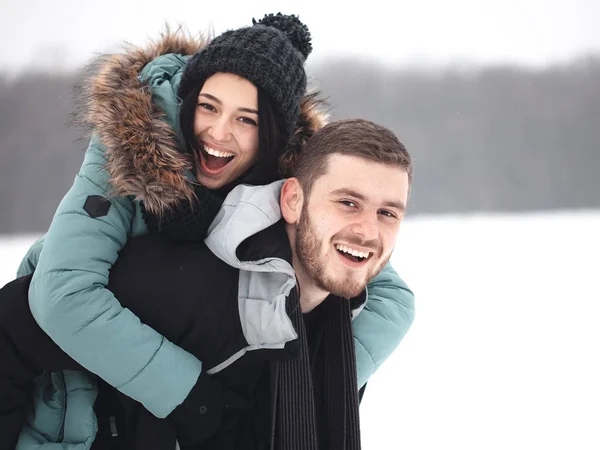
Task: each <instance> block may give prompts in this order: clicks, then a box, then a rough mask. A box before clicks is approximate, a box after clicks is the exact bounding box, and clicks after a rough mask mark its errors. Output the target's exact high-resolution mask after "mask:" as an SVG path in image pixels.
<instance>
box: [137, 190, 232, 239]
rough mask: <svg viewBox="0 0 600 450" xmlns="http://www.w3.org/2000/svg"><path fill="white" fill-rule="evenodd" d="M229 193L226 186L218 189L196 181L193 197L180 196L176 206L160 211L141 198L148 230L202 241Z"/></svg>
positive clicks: (174, 237)
mask: <svg viewBox="0 0 600 450" xmlns="http://www.w3.org/2000/svg"><path fill="white" fill-rule="evenodd" d="M227 193H228V192H227V190H218V191H215V190H210V189H208V188H206V187H204V186H202V185H199V184H196V185H195V186H194V194H195V198H194V199H193V201H191V202H190V201H187V200H181V201H180V202H179V203H178V204H177V205H176V206H174V207H173V208H171V209H170V210H169V211H166V212H163V213H162V214H160V215H159V214H155V213H152V212H151V211H148V210H147V209H146V208H145V206H144V203H143V202H141V207H142V214H143V216H144V220H145V221H146V225H148V231H149V232H151V233H155V232H160V233H164V234H166V235H167V236H169V237H170V238H172V239H174V240H176V241H184V242H198V241H203V240H204V238H205V237H206V233H207V231H208V227H209V226H210V224H211V223H212V221H213V220H214V218H215V217H216V215H217V213H218V212H219V209H221V205H222V204H223V201H224V200H225V197H226V196H227Z"/></svg>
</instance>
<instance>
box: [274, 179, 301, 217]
mask: <svg viewBox="0 0 600 450" xmlns="http://www.w3.org/2000/svg"><path fill="white" fill-rule="evenodd" d="M303 201H304V193H303V192H302V186H300V182H299V181H298V178H293V177H292V178H288V179H287V180H286V181H285V183H283V186H282V188H281V195H280V198H279V204H280V205H281V215H282V216H283V218H284V219H285V221H286V222H287V223H290V224H294V223H297V222H298V220H300V214H301V213H302V203H303Z"/></svg>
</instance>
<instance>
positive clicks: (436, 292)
mask: <svg viewBox="0 0 600 450" xmlns="http://www.w3.org/2000/svg"><path fill="white" fill-rule="evenodd" d="M599 231H600V211H589V212H557V213H546V212H544V213H527V214H512V215H460V216H459V215H457V216H440V217H436V216H432V217H417V218H414V219H407V220H406V222H405V224H404V225H403V229H402V231H401V236H400V239H399V242H398V247H397V249H396V252H395V254H394V257H393V262H394V265H395V267H396V269H397V270H398V272H399V273H400V275H401V276H402V277H403V278H404V279H405V280H406V281H407V282H408V283H409V285H410V286H411V288H412V289H413V290H414V291H415V294H416V304H417V309H416V311H417V313H416V319H415V322H414V325H413V327H412V328H411V330H410V331H409V333H408V335H407V336H406V338H405V339H404V341H403V342H402V344H401V345H400V347H399V348H398V349H397V351H396V352H395V353H394V355H392V357H390V359H389V360H388V361H387V362H386V363H385V364H384V365H383V367H382V368H381V370H380V371H379V372H378V373H377V374H375V376H374V377H373V378H372V379H371V381H370V383H369V385H368V387H367V391H366V394H365V398H364V401H363V405H362V407H361V409H362V411H361V420H362V430H363V441H364V448H365V449H366V450H383V449H402V450H422V449H427V450H429V449H435V450H442V449H460V450H471V449H472V450H482V449H484V450H492V449H498V450H507V449H510V450H517V449H522V450H531V449H544V450H547V449H561V450H563V449H577V450H583V449H590V450H592V449H593V450H597V449H600V432H599V424H600V364H599V358H598V355H599V350H600V292H599V291H598V287H597V285H596V282H595V279H597V274H596V273H595V272H597V271H598V269H600V265H599V263H598V257H599V255H600V233H599ZM36 237H37V236H19V237H10V236H7V237H3V238H0V255H1V257H0V283H1V284H4V283H6V282H7V281H9V280H10V279H12V277H13V276H14V272H15V270H16V268H17V266H18V264H19V261H20V258H21V257H22V256H23V255H24V254H25V251H26V249H27V247H28V245H29V244H30V243H31V242H32V241H33V240H34V239H35V238H36Z"/></svg>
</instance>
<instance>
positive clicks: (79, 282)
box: [20, 138, 201, 418]
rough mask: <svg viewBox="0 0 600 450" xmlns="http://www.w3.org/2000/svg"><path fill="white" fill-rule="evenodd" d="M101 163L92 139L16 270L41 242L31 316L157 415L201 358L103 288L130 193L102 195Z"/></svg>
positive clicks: (194, 375) (28, 264) (124, 228)
mask: <svg viewBox="0 0 600 450" xmlns="http://www.w3.org/2000/svg"><path fill="white" fill-rule="evenodd" d="M104 164H105V156H104V147H103V146H102V144H101V143H100V142H99V141H98V140H97V139H94V138H93V139H92V141H91V143H90V147H89V148H88V150H87V152H86V156H85V160H84V163H83V166H82V168H81V170H80V172H79V174H78V175H77V177H76V178H75V181H74V184H73V186H72V188H71V189H70V190H69V192H68V193H67V194H66V195H65V197H64V198H63V200H62V202H61V203H60V205H59V207H58V209H57V211H56V214H55V216H54V218H53V221H52V223H51V225H50V228H49V229H48V232H47V234H46V236H45V237H44V239H43V241H38V242H36V244H34V248H32V252H30V253H31V254H30V255H28V258H26V260H25V261H24V262H23V263H22V265H21V269H20V271H22V272H26V271H30V269H32V266H33V265H34V264H35V259H36V257H35V255H36V251H35V245H37V246H38V249H39V246H41V245H42V244H43V247H42V248H41V251H40V252H39V261H37V267H36V269H35V272H34V276H33V280H32V283H31V286H30V289H29V302H30V307H31V311H32V313H33V315H34V317H35V319H36V321H37V322H38V323H39V325H40V326H41V328H42V329H43V330H44V331H45V332H46V333H47V334H48V335H49V336H50V337H51V338H52V339H53V340H54V341H55V342H56V343H57V344H58V345H59V346H60V347H62V348H63V350H64V351H65V352H67V353H68V354H69V355H70V356H71V357H72V358H73V359H75V360H76V361H78V362H79V363H80V364H81V365H83V366H84V367H86V368H87V369H89V370H90V371H91V372H93V373H95V374H97V375H99V376H100V377H101V378H103V379H104V380H106V381H107V382H108V383H110V384H111V385H113V386H115V387H116V388H118V389H119V390H120V391H122V392H123V393H124V394H126V395H127V396H129V397H131V398H133V399H135V400H137V401H139V402H141V403H142V404H144V406H145V407H146V408H147V409H148V410H149V411H151V412H152V413H153V414H155V415H156V416H157V417H159V418H162V417H166V416H167V415H168V414H169V413H170V412H171V411H172V410H173V409H174V408H175V407H176V406H177V405H179V404H180V403H182V402H183V400H184V399H185V398H186V397H187V395H188V393H189V392H190V390H191V388H192V387H193V386H194V384H195V382H196V380H197V379H198V376H199V375H200V372H201V363H200V361H198V359H197V358H195V357H194V356H193V355H191V354H190V353H188V352H186V351H184V350H183V349H181V348H179V347H177V346H176V345H174V344H173V343H171V342H169V341H168V340H166V339H165V338H164V337H163V336H161V335H160V334H158V333H157V332H156V331H154V330H153V329H152V328H150V327H148V326H146V325H144V324H143V323H141V322H140V320H139V319H138V318H137V317H136V316H135V315H134V314H133V313H132V312H131V311H130V310H128V309H125V308H123V307H122V306H121V304H120V303H119V301H118V300H117V299H116V298H115V297H114V295H113V294H112V293H111V292H110V291H109V290H108V289H106V286H107V283H108V274H109V270H110V268H111V267H112V265H113V264H114V262H115V261H116V259H117V256H118V254H119V251H120V250H121V248H123V246H124V245H125V243H126V241H127V239H128V233H129V230H130V228H131V224H132V217H133V214H134V211H135V210H134V203H133V202H132V201H131V199H129V198H123V197H120V198H114V197H113V198H111V199H110V200H105V197H106V195H107V194H106V192H107V185H108V174H107V172H106V171H105V169H104Z"/></svg>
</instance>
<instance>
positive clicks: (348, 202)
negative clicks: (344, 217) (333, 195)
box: [340, 200, 356, 208]
mask: <svg viewBox="0 0 600 450" xmlns="http://www.w3.org/2000/svg"><path fill="white" fill-rule="evenodd" d="M340 203H341V204H342V205H344V206H347V207H349V208H356V203H354V202H353V201H350V200H340Z"/></svg>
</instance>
